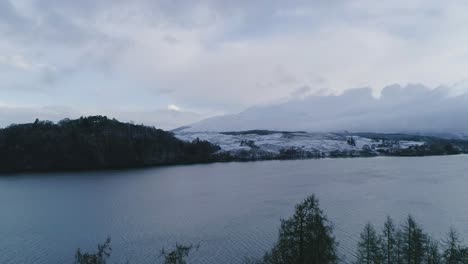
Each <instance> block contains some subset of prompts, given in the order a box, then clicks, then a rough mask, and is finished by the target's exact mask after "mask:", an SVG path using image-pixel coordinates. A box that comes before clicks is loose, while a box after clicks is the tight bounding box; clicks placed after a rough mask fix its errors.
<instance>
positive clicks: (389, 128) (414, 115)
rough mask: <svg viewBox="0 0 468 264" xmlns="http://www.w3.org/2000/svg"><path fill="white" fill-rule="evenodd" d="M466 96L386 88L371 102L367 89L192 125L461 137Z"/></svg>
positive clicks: (443, 91)
mask: <svg viewBox="0 0 468 264" xmlns="http://www.w3.org/2000/svg"><path fill="white" fill-rule="evenodd" d="M466 113H468V94H466V93H465V94H462V95H459V96H451V95H450V93H449V89H447V87H438V88H436V89H429V88H426V87H424V86H422V85H407V86H405V87H402V86H399V85H392V86H388V87H386V88H384V89H383V91H382V94H381V97H380V98H375V97H373V95H372V90H371V89H370V88H360V89H352V90H347V91H346V92H344V93H343V94H342V95H338V96H336V95H332V96H309V97H306V98H305V99H303V100H292V101H289V102H287V103H282V104H276V105H269V106H262V107H253V108H250V109H248V110H246V111H244V112H241V113H239V114H236V115H227V116H219V117H214V118H209V119H206V120H203V121H201V122H199V123H195V124H193V125H192V128H191V129H192V130H194V131H230V130H250V129H271V130H306V131H314V132H333V131H345V130H347V131H353V132H436V133H445V132H452V133H454V132H465V131H467V130H468V123H467V122H466V118H465V116H466Z"/></svg>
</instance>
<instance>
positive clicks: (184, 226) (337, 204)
mask: <svg viewBox="0 0 468 264" xmlns="http://www.w3.org/2000/svg"><path fill="white" fill-rule="evenodd" d="M467 174H468V156H467V155H458V156H439V157H414V158H397V157H392V158H390V157H376V158H353V159H321V160H296V161H263V162H246V163H215V164H203V165H190V166H173V167H159V168H145V169H135V170H124V171H99V172H61V173H48V174H43V173H41V174H33V173H25V174H17V175H5V176H2V177H0V209H1V211H0V263H2V264H20V263H21V264H24V263H35V264H54V263H57V264H58V263H60V264H62V263H72V262H73V256H74V253H75V250H76V248H78V247H81V248H82V249H85V250H89V249H94V248H95V246H96V244H97V243H99V242H103V241H104V240H105V238H106V237H107V235H110V236H111V237H112V247H113V253H112V256H113V257H112V259H111V260H112V261H111V263H114V262H113V261H116V262H117V263H125V262H126V261H127V260H128V261H130V263H143V264H146V263H159V262H161V261H162V259H161V258H159V254H160V249H161V248H162V247H166V248H167V247H170V246H172V245H174V244H175V243H176V242H179V243H193V244H200V248H199V250H198V251H196V252H195V253H193V254H192V255H191V258H190V261H191V262H190V263H242V262H243V261H244V258H246V257H260V256H262V255H263V253H264V252H265V250H268V249H269V248H270V247H271V245H272V244H273V242H274V241H275V239H276V237H277V232H278V227H279V224H280V218H285V217H288V216H289V215H290V214H291V213H292V212H293V210H294V205H295V204H296V203H297V202H300V201H301V200H303V199H304V198H306V197H307V196H308V195H309V194H312V193H315V194H316V195H317V197H318V198H319V199H320V204H321V207H322V208H323V209H324V211H325V213H326V214H327V215H328V217H329V218H330V220H331V221H332V222H333V223H334V225H335V235H336V237H337V239H338V241H339V242H340V247H339V253H340V254H342V255H343V256H345V261H346V262H350V261H352V260H353V256H352V252H353V251H354V249H355V247H356V240H357V238H358V237H359V233H360V232H361V230H362V227H363V226H364V224H365V223H366V222H367V221H371V222H373V223H374V224H375V225H378V227H379V228H380V227H381V225H382V224H383V221H384V220H385V218H386V215H387V214H390V215H391V216H392V217H393V218H394V219H395V220H398V221H400V220H403V219H404V218H405V217H406V216H407V215H408V214H409V213H411V214H412V215H413V216H414V217H415V218H416V220H417V221H418V222H420V223H421V224H422V226H423V227H424V228H425V230H426V231H427V232H428V233H430V234H431V235H433V236H434V237H435V238H440V237H442V236H443V235H444V233H446V232H447V231H448V229H449V227H450V226H453V227H455V228H456V229H457V230H458V231H459V232H460V233H462V234H468V206H466V204H467V201H468V191H467V188H468V175H467Z"/></svg>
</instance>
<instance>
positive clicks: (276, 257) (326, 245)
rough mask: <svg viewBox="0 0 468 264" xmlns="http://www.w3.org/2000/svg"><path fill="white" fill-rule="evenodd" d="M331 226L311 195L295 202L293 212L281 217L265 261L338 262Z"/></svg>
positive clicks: (285, 263) (286, 263)
mask: <svg viewBox="0 0 468 264" xmlns="http://www.w3.org/2000/svg"><path fill="white" fill-rule="evenodd" d="M332 232H333V227H332V225H331V223H330V222H329V221H328V219H327V217H326V216H325V215H324V213H323V211H322V210H321V209H320V208H319V202H318V200H317V199H316V198H315V196H314V195H311V196H310V197H308V198H307V199H305V200H304V201H303V202H302V203H300V204H298V205H296V210H295V213H294V215H293V216H292V217H290V218H289V219H287V220H281V228H280V230H279V237H278V241H277V242H276V244H275V246H274V247H273V248H272V249H271V251H270V252H269V253H267V254H266V255H265V257H264V263H268V264H306V263H307V264H330V263H337V254H336V247H337V243H336V242H335V238H334V237H333V234H332Z"/></svg>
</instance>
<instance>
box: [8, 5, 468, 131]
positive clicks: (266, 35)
mask: <svg viewBox="0 0 468 264" xmlns="http://www.w3.org/2000/svg"><path fill="white" fill-rule="evenodd" d="M467 13H468V2H466V1H433V0H424V1H423V0H415V1H411V0H405V1H403V0H395V1H373V0H350V1H340V0H335V1H333V0H332V1H330V0H327V1H325V0H324V1H322V0H316V1H310V0H309V1H300V0H298V1H294V0H291V1H282V0H268V1H267V0H258V1H249V0H238V1H227V0H226V1H223V0H218V1H214V0H206V1H180V0H135V1H124V0H99V1H96V0H80V1H75V0H0V34H1V37H0V126H6V125H8V124H10V123H21V122H31V121H33V120H34V119H35V118H36V117H37V118H40V119H51V120H54V121H57V120H60V119H62V118H65V117H71V118H74V117H79V116H80V115H93V114H102V115H108V116H112V117H116V118H118V119H122V120H124V121H130V120H132V121H134V122H136V123H145V124H149V125H155V126H157V127H161V128H165V129H170V128H175V127H177V126H181V125H184V124H189V123H192V122H195V121H198V120H201V119H203V118H206V117H211V116H216V115H222V114H234V113H238V112H241V111H243V110H244V109H247V108H249V107H252V106H258V105H268V104H272V103H278V102H284V101H291V100H293V101H294V100H295V99H296V98H298V97H304V96H308V95H316V94H326V95H329V94H340V93H343V91H345V90H346V89H349V88H357V87H370V89H371V90H372V93H373V95H375V96H379V94H380V91H381V90H382V89H383V88H384V87H385V86H387V85H390V84H395V83H398V84H401V85H406V84H408V83H410V84H411V83H417V84H424V85H426V86H427V87H431V88H436V87H440V86H441V85H442V86H444V87H448V88H447V89H449V88H450V87H452V88H453V87H455V88H456V89H458V90H460V89H461V90H464V89H465V85H464V83H466V79H467V78H468V71H467V70H466V69H468V45H467V43H468V27H466V25H467V24H468V16H466V14H467ZM467 87H468V86H467Z"/></svg>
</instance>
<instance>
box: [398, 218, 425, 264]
mask: <svg viewBox="0 0 468 264" xmlns="http://www.w3.org/2000/svg"><path fill="white" fill-rule="evenodd" d="M402 238H403V244H402V256H403V263H405V264H421V263H423V261H424V258H425V256H426V247H427V236H426V234H424V232H423V231H422V229H421V228H420V227H419V225H418V224H417V223H416V222H415V221H414V219H413V217H411V216H408V218H407V221H406V223H405V224H404V225H403V227H402Z"/></svg>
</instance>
